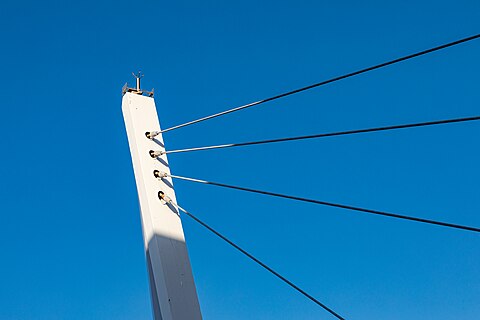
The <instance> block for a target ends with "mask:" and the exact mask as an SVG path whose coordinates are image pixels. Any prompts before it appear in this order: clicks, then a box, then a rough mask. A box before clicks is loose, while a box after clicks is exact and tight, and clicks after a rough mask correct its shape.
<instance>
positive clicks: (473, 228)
mask: <svg viewBox="0 0 480 320" xmlns="http://www.w3.org/2000/svg"><path fill="white" fill-rule="evenodd" d="M155 175H156V176H157V177H159V178H161V177H171V178H175V179H180V180H185V181H191V182H196V183H202V184H208V185H213V186H218V187H223V188H229V189H235V190H240V191H246V192H252V193H259V194H263V195H268V196H273V197H279V198H285V199H290V200H297V201H302V202H309V203H314V204H319V205H323V206H329V207H336V208H341V209H347V210H352V211H357V212H364V213H370V214H375V215H381V216H386V217H391V218H397V219H403V220H410V221H415V222H421V223H426V224H432V225H437V226H442V227H448V228H454V229H460V230H467V231H473V232H480V228H476V227H470V226H464V225H459V224H453V223H448V222H441V221H435V220H429V219H423V218H417V217H412V216H406V215H401V214H396V213H391V212H385V211H378V210H372V209H365V208H360V207H354V206H350V205H344V204H339V203H333V202H326V201H321V200H315V199H308V198H303V197H297V196H291V195H286V194H280V193H275V192H269V191H262V190H256V189H251V188H245V187H239V186H233V185H228V184H223V183H218V182H212V181H205V180H200V179H194V178H188V177H182V176H177V175H171V174H167V173H161V172H158V173H156V174H155Z"/></svg>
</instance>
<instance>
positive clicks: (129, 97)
mask: <svg viewBox="0 0 480 320" xmlns="http://www.w3.org/2000/svg"><path fill="white" fill-rule="evenodd" d="M148 94H149V96H144V95H143V94H142V91H141V90H140V86H139V79H137V88H136V89H130V88H126V90H124V95H123V99H122V111H123V117H124V120H125V126H126V129H127V136H128V143H129V145H130V152H131V155H132V162H133V169H134V173H135V181H136V185H137V191H138V198H139V202H140V214H141V220H142V229H143V238H144V242H145V252H146V260H147V268H148V275H149V282H150V292H151V298H152V306H153V315H154V319H155V320H184V319H185V320H187V319H188V320H197V319H202V315H201V312H200V305H199V302H198V297H197V292H196V289H195V283H194V280H193V275H192V268H191V266H190V260H189V258H188V252H187V246H186V243H185V236H184V234H183V228H182V222H181V220H180V216H179V212H178V211H177V210H176V208H174V207H173V206H171V205H166V204H165V202H162V201H161V200H160V199H159V195H158V193H159V191H162V192H164V193H165V195H167V196H168V197H170V198H171V199H172V200H173V201H174V202H175V203H176V198H175V192H174V189H173V183H172V180H171V178H163V179H158V178H156V177H155V176H154V170H158V171H160V172H166V173H168V174H170V169H169V167H168V160H167V156H166V155H162V156H159V157H152V156H151V155H150V151H151V150H155V151H157V150H161V151H164V150H165V147H164V144H163V137H162V134H158V135H157V136H155V137H154V138H153V139H149V138H148V137H147V136H146V133H147V132H153V131H158V132H159V131H160V124H159V121H158V116H157V110H156V108H155V101H154V99H153V97H152V96H153V93H149V92H148Z"/></svg>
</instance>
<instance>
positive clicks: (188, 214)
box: [162, 195, 345, 320]
mask: <svg viewBox="0 0 480 320" xmlns="http://www.w3.org/2000/svg"><path fill="white" fill-rule="evenodd" d="M162 199H163V200H165V201H166V202H168V203H170V204H171V205H173V206H174V207H176V208H177V209H178V210H179V211H182V212H183V213H185V214H186V215H187V216H189V217H190V218H192V219H193V220H194V221H196V222H197V223H199V224H200V225H201V226H203V227H204V228H206V229H207V230H209V231H210V232H212V233H213V234H215V235H216V236H217V237H219V238H220V239H222V240H223V241H225V242H226V243H228V244H229V245H231V246H232V247H233V248H235V249H237V250H238V251H240V252H241V253H242V254H243V255H245V256H247V257H248V258H249V259H251V260H253V261H254V262H255V263H257V264H258V265H260V266H261V267H262V268H264V269H265V270H267V271H268V272H270V273H271V274H273V275H274V276H276V277H277V278H278V279H280V280H282V281H283V282H285V283H286V284H288V285H289V286H290V287H292V288H293V289H295V290H296V291H298V292H299V293H301V294H302V295H303V296H305V297H306V298H308V299H309V300H311V301H313V302H314V303H316V304H317V305H318V306H320V307H322V308H323V309H324V310H326V311H328V312H329V313H330V314H331V315H333V316H334V317H336V318H337V319H339V320H345V319H344V318H343V317H342V316H340V315H339V314H338V313H336V312H335V311H333V310H332V309H330V308H329V307H327V306H326V305H325V304H323V303H321V302H320V301H318V300H317V299H316V298H314V297H313V296H312V295H310V294H308V293H307V292H306V291H304V290H303V289H301V288H300V287H299V286H297V285H296V284H294V283H293V282H291V281H290V280H288V279H287V278H285V277H284V276H282V275H281V274H279V273H278V272H276V271H275V270H273V269H272V268H270V267H269V266H268V265H266V264H265V263H263V262H262V261H260V260H259V259H257V258H255V257H254V256H253V255H252V254H250V253H248V252H247V251H246V250H244V249H242V248H241V247H240V246H239V245H237V244H236V243H234V242H233V241H231V240H230V239H228V238H227V237H226V236H224V235H222V234H221V233H220V232H218V231H216V230H215V229H213V228H212V227H210V226H209V225H208V224H206V223H205V222H203V221H202V220H200V219H199V218H197V217H196V216H195V215H193V214H192V213H190V212H188V211H187V210H185V209H183V208H182V207H180V206H179V205H178V204H177V203H175V202H173V201H172V199H170V198H169V197H167V196H165V195H163V196H162Z"/></svg>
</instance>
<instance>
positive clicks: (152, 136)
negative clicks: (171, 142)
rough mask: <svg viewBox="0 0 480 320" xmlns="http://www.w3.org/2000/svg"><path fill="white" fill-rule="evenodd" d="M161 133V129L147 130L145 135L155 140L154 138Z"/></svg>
mask: <svg viewBox="0 0 480 320" xmlns="http://www.w3.org/2000/svg"><path fill="white" fill-rule="evenodd" d="M159 134H160V131H147V132H145V136H146V137H147V138H148V139H150V140H153V138H155V137H156V136H158V135H159Z"/></svg>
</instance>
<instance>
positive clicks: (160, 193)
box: [158, 191, 172, 204]
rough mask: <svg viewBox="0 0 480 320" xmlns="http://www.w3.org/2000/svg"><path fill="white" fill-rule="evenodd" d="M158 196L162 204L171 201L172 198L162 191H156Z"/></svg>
mask: <svg viewBox="0 0 480 320" xmlns="http://www.w3.org/2000/svg"><path fill="white" fill-rule="evenodd" d="M158 198H159V199H160V201H162V203H163V204H167V203H172V199H171V198H170V197H169V196H167V195H166V194H165V192H163V191H158Z"/></svg>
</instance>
